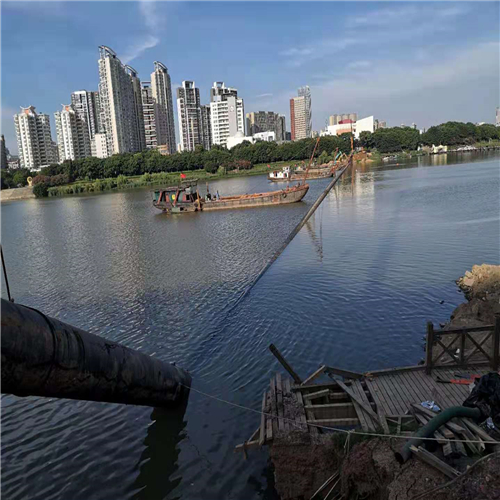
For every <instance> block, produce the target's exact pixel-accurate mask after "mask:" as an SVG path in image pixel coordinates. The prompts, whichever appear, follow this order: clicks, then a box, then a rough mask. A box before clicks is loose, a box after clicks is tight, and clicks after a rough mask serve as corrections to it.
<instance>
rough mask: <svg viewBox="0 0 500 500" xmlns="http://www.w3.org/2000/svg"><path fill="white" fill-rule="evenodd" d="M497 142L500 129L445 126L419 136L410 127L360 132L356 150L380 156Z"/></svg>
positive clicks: (447, 124)
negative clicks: (430, 148)
mask: <svg viewBox="0 0 500 500" xmlns="http://www.w3.org/2000/svg"><path fill="white" fill-rule="evenodd" d="M490 139H491V140H500V127H495V125H491V124H489V123H486V124H484V125H475V124H474V123H461V122H446V123H442V124H441V125H436V126H434V127H430V128H429V129H428V130H427V131H426V132H424V133H423V134H420V132H419V131H418V130H415V129H413V128H411V127H392V128H381V129H378V130H376V131H375V132H374V133H373V134H372V133H370V132H361V134H360V136H359V141H357V145H358V146H362V147H364V148H365V149H368V150H377V151H378V152H380V153H396V152H399V151H415V150H416V149H417V148H418V147H419V146H432V145H433V144H434V145H436V146H437V145H439V144H442V145H444V146H457V145H468V144H475V143H477V142H483V141H489V140H490Z"/></svg>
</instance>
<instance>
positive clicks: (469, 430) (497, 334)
mask: <svg viewBox="0 0 500 500" xmlns="http://www.w3.org/2000/svg"><path fill="white" fill-rule="evenodd" d="M429 332H431V333H430V334H429ZM427 338H428V343H429V342H430V344H431V345H428V346H427V361H428V362H427V364H425V365H419V366H410V367H402V368H392V369H388V370H377V371H373V372H367V373H356V372H352V371H348V370H343V369H339V368H334V367H329V366H325V365H322V366H320V367H319V368H318V369H317V370H316V371H315V372H314V373H312V374H311V375H310V376H309V377H307V378H306V379H305V380H304V381H302V380H301V378H300V377H299V376H298V375H297V373H296V372H295V371H294V370H293V369H292V367H291V366H290V364H289V363H288V362H287V361H286V360H285V359H284V357H283V356H282V355H281V354H280V352H279V351H278V350H277V349H276V347H275V346H273V345H271V346H270V350H271V352H273V354H274V355H275V356H276V357H277V358H278V360H279V361H280V363H281V364H282V365H283V367H284V368H285V369H286V371H287V372H288V374H289V375H290V376H291V377H292V378H291V379H290V378H288V377H286V378H283V377H282V375H281V373H277V374H276V376H275V377H273V378H272V379H271V380H270V383H269V388H268V389H267V390H266V391H265V392H264V393H263V395H262V407H261V422H260V426H259V428H258V429H257V430H256V431H255V432H254V434H253V435H252V436H251V437H250V439H249V440H248V441H245V442H244V443H242V444H240V445H238V446H237V447H236V451H245V453H246V450H247V449H249V448H252V447H261V446H263V445H265V444H267V445H271V444H272V443H273V442H274V441H275V440H277V439H280V438H283V437H286V436H287V435H288V434H289V433H292V432H302V433H304V432H306V433H309V434H311V435H314V434H318V433H324V432H329V431H330V430H331V429H332V428H333V429H345V430H347V429H359V430H362V431H363V432H367V433H383V434H399V435H408V436H410V435H411V434H412V431H413V430H414V429H415V428H416V427H418V426H419V425H424V424H425V423H426V422H427V421H428V420H429V419H430V418H432V416H433V414H432V412H431V413H429V410H426V409H425V408H424V407H423V406H422V405H421V403H422V402H425V401H433V402H434V403H435V404H436V405H437V406H438V407H439V408H440V409H441V410H444V409H446V408H449V407H452V406H461V405H462V404H463V402H464V400H465V399H466V398H467V396H468V395H469V385H470V384H471V383H472V382H473V380H474V377H480V376H482V375H484V374H486V373H488V372H490V371H498V369H499V353H498V349H499V347H498V346H499V339H500V318H497V322H496V324H495V325H491V326H489V327H481V328H469V329H467V328H462V329H459V330H450V331H434V330H433V329H431V328H428V337H427ZM448 338H451V339H452V340H447V339H448ZM456 339H458V340H459V345H461V346H462V350H454V351H451V350H450V349H449V345H451V344H455V343H456ZM429 353H430V354H429ZM443 353H444V354H447V355H448V358H449V361H448V362H442V363H441V364H439V365H438V364H437V363H436V362H435V359H436V358H442V357H443ZM471 360H474V364H472V363H471V362H470V361H471ZM320 377H323V379H325V378H327V377H329V380H327V381H320V382H318V380H319V378H320ZM452 380H453V381H454V382H451V381H452ZM458 381H461V382H460V383H458ZM462 420H463V421H454V423H451V424H450V425H448V426H447V431H446V432H444V431H443V432H444V434H445V436H442V434H441V432H436V434H435V437H436V438H438V439H440V441H441V443H440V444H442V445H443V449H444V447H445V446H446V445H448V446H449V440H450V439H453V437H455V439H457V438H458V439H464V437H465V439H469V440H472V441H474V440H480V439H482V440H488V434H487V433H485V432H484V430H483V429H482V428H480V427H478V426H476V425H475V424H473V423H472V422H465V419H462ZM448 427H451V430H450V429H449V428H448ZM328 428H330V429H328ZM453 430H454V431H455V434H453ZM460 445H461V443H457V445H456V447H457V448H458V449H460V448H463V446H462V447H461V446H460ZM450 449H451V447H449V448H447V449H446V450H445V451H447V452H449V450H450ZM470 449H471V450H474V451H477V447H475V446H473V445H471V447H470ZM445 454H446V453H445Z"/></svg>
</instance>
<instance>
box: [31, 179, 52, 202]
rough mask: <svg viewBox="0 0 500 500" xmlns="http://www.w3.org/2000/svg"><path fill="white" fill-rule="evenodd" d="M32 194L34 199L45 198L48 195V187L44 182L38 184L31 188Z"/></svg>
mask: <svg viewBox="0 0 500 500" xmlns="http://www.w3.org/2000/svg"><path fill="white" fill-rule="evenodd" d="M33 194H34V195H35V197H36V198H46V197H47V196H48V195H49V187H48V186H47V184H46V183H45V182H39V183H38V184H35V186H34V187H33Z"/></svg>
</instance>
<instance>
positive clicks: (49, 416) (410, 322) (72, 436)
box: [1, 155, 500, 500]
mask: <svg viewBox="0 0 500 500" xmlns="http://www.w3.org/2000/svg"><path fill="white" fill-rule="evenodd" d="M453 162H455V163H453ZM432 163H433V164H432V165H431V164H429V160H423V161H420V162H419V163H415V162H408V163H407V164H405V165H381V166H367V167H360V166H358V167H357V168H356V171H355V173H354V175H352V176H351V175H346V176H345V177H344V178H343V179H342V181H341V182H340V183H339V185H338V186H337V187H336V188H335V189H334V191H332V192H331V193H330V194H329V196H328V197H327V198H326V199H325V201H324V202H323V204H322V205H321V206H320V208H319V209H318V211H317V212H316V214H315V216H314V217H313V218H312V219H311V220H310V221H309V223H308V224H307V225H306V226H305V227H304V228H303V229H302V230H301V232H300V233H299V234H298V236H297V237H296V238H295V239H294V240H293V241H292V243H291V244H290V245H289V246H288V247H287V249H286V250H285V252H284V253H283V254H282V255H281V257H280V258H279V259H278V260H277V261H276V262H275V263H274V264H273V266H272V267H271V268H270V269H269V271H268V272H267V273H266V274H265V275H264V277H263V278H262V279H261V280H260V281H259V282H258V283H257V284H256V286H255V287H254V288H252V290H251V292H250V293H249V294H248V295H247V296H246V297H245V299H244V300H243V301H241V302H239V303H238V304H237V306H236V307H234V308H233V305H234V304H235V303H236V302H237V300H238V298H239V297H240V295H241V293H242V292H243V291H244V290H245V289H246V288H247V287H248V286H249V285H250V284H251V283H252V282H253V280H254V279H255V277H256V276H257V274H258V273H259V271H260V270H261V269H262V267H263V266H264V265H265V264H266V262H267V261H268V260H269V258H270V257H271V256H272V255H273V253H274V252H275V251H276V250H277V249H278V248H279V247H280V246H281V245H282V243H283V241H284V240H285V239H286V237H287V235H288V234H289V233H290V231H291V230H292V229H293V227H294V226H295V224H296V223H297V222H298V221H299V220H300V218H301V217H302V216H303V214H304V213H305V212H306V211H307V209H308V207H309V206H310V205H311V204H312V203H313V202H314V200H315V198H316V197H317V195H318V194H319V193H320V192H321V190H322V189H323V188H324V186H325V185H326V181H311V183H310V184H311V189H310V191H309V193H308V195H307V196H306V198H305V199H304V202H302V203H297V204H295V205H290V206H282V207H269V208H258V209H246V210H234V211H227V212H219V213H217V212H211V213H210V212H209V213H201V214H185V215H182V216H177V217H176V216H173V217H172V216H166V215H164V214H161V213H159V212H158V211H157V210H156V209H154V208H153V207H152V204H151V198H150V194H149V192H148V191H145V190H136V191H131V192H119V193H113V194H105V195H96V196H85V197H83V196H82V197H71V198H61V199H50V200H43V201H39V200H26V201H23V202H14V203H10V204H4V205H2V244H3V247H4V253H5V257H6V261H7V267H8V272H9V278H10V286H11V290H12V293H13V295H14V297H15V298H16V301H17V302H18V303H22V304H26V305H30V306H33V307H36V308H38V309H41V310H42V311H44V312H45V313H47V314H49V315H51V316H55V317H58V318H60V319H61V320H63V321H67V322H69V323H72V324H74V325H76V326H79V327H81V328H84V329H86V330H89V331H91V332H94V333H98V334H100V335H102V336H105V337H107V338H110V339H113V340H116V341H120V342H123V343H124V344H126V345H128V346H130V347H132V348H135V349H139V350H141V351H143V352H145V353H147V354H152V355H155V356H157V357H158V358H161V359H163V360H167V361H175V362H176V363H177V364H178V365H180V366H182V367H184V368H187V369H189V370H190V371H191V373H192V374H193V387H195V388H197V389H199V390H201V391H205V392H207V393H210V394H213V395H216V396H219V397H222V398H224V399H228V400H231V401H234V402H236V403H239V404H242V405H245V406H250V407H253V408H256V409H258V408H260V401H261V395H262V391H263V390H264V389H265V387H266V384H267V383H268V380H269V378H270V376H271V375H272V374H273V372H274V371H276V370H278V369H280V367H279V366H278V364H277V362H276V361H275V359H274V358H273V356H272V355H271V354H270V353H269V351H268V350H267V347H268V345H269V344H270V343H275V344H276V345H277V346H278V347H279V348H280V349H281V350H282V352H283V353H284V354H285V356H286V357H287V359H288V360H289V361H290V362H291V364H292V366H293V367H294V368H295V369H296V371H298V372H299V373H300V374H301V375H302V376H306V375H307V374H308V373H310V372H312V371H313V370H315V369H316V368H317V367H318V366H319V365H320V364H323V363H328V364H331V365H336V366H339V367H343V368H347V369H353V370H368V369H376V368H383V367H390V366H396V365H401V364H405V365H406V364H412V363H417V362H418V361H419V360H420V359H421V357H422V355H423V351H422V344H423V341H422V337H423V335H424V331H425V321H426V320H428V319H432V320H433V321H435V322H440V321H445V320H446V319H447V318H448V317H449V314H450V312H451V311H452V310H453V308H454V307H456V305H458V304H459V303H460V302H461V301H462V300H463V297H462V295H461V294H459V293H457V287H456V285H455V283H454V280H455V279H456V278H458V277H459V276H460V275H461V274H463V272H464V271H465V270H466V269H468V268H470V267H471V266H472V265H473V264H481V263H483V262H488V263H498V261H499V241H500V233H499V213H500V205H499V203H500V201H499V200H500V198H499V193H500V185H499V159H498V156H492V155H482V156H481V155H462V156H460V157H456V158H453V157H452V156H451V155H449V156H448V157H446V156H439V157H434V158H432ZM214 189H218V190H219V191H220V193H221V194H230V193H242V192H255V191H262V190H269V185H268V183H267V180H266V178H265V177H262V176H259V177H250V178H240V179H232V180H227V181H220V182H217V183H214V184H213V188H212V190H214ZM443 300H444V303H443V304H441V303H440V301H443ZM258 420H259V419H258V416H256V415H255V414H252V413H249V412H246V411H244V410H240V409H237V408H234V407H230V406H227V405H224V404H221V403H219V402H218V401H215V400H213V399H208V398H206V397H205V396H203V395H201V394H199V393H195V392H192V393H191V395H190V399H189V404H188V407H187V410H186V413H185V415H176V414H175V413H174V414H172V413H165V412H161V411H158V410H152V409H150V408H141V407H127V406H122V405H114V404H103V403H102V404H101V403H90V402H77V401H64V400H55V399H39V398H24V399H21V398H16V397H13V396H5V395H4V396H2V428H1V432H2V434H1V438H2V442H1V452H2V478H1V479H2V497H3V498H5V499H44V500H46V499H85V500H91V499H106V500H108V499H129V498H130V499H132V498H133V499H164V498H169V499H174V498H182V499H214V500H215V499H217V500H220V499H222V498H239V499H255V498H268V499H271V498H275V493H274V490H273V483H272V472H271V470H270V469H269V467H268V464H267V454H266V452H265V451H253V452H251V454H250V459H249V460H248V461H244V460H243V458H242V457H241V456H240V455H236V454H234V453H233V447H234V446H235V445H236V444H238V443H240V442H242V441H243V440H245V439H247V438H248V437H249V436H250V435H251V434H252V433H253V431H254V430H255V429H256V428H257V426H258V423H259V422H258Z"/></svg>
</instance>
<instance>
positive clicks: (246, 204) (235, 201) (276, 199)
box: [153, 184, 309, 214]
mask: <svg viewBox="0 0 500 500" xmlns="http://www.w3.org/2000/svg"><path fill="white" fill-rule="evenodd" d="M308 190H309V185H308V184H300V185H296V186H293V187H289V188H287V189H281V190H279V191H270V192H267V193H256V194H243V195H237V196H222V197H220V198H219V199H218V200H213V201H205V202H203V203H202V204H201V206H200V205H198V203H178V204H177V205H176V206H175V207H173V206H172V205H171V204H167V203H165V202H160V203H155V202H153V206H154V207H155V208H157V209H158V210H161V211H162V212H166V213H171V214H176V213H188V212H198V211H204V212H205V211H207V212H209V211H211V210H230V209H234V208H251V207H263V206H270V205H286V204H288V203H297V202H299V201H301V200H302V198H304V196H305V195H306V193H307V191H308Z"/></svg>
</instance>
